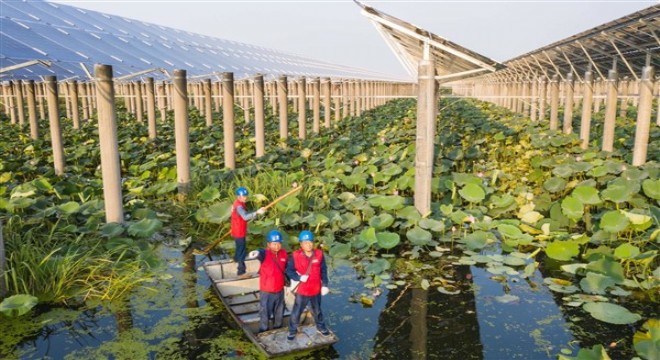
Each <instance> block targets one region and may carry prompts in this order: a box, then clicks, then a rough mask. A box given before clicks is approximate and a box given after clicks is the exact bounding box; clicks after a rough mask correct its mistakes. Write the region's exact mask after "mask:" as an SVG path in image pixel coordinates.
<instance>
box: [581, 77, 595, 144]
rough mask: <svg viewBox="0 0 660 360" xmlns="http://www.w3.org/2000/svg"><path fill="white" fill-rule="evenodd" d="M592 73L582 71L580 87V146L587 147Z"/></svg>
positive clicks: (591, 96)
mask: <svg viewBox="0 0 660 360" xmlns="http://www.w3.org/2000/svg"><path fill="white" fill-rule="evenodd" d="M592 80H593V73H592V72H591V71H587V72H586V73H584V86H583V87H582V120H581V121H580V140H582V142H581V143H580V147H581V148H583V149H586V148H587V147H589V133H590V132H591V103H592V101H593V94H594V91H593V81H592Z"/></svg>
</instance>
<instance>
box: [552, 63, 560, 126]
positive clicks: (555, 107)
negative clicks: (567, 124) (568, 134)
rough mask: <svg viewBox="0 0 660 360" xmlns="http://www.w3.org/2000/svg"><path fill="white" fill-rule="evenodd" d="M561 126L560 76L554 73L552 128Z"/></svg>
mask: <svg viewBox="0 0 660 360" xmlns="http://www.w3.org/2000/svg"><path fill="white" fill-rule="evenodd" d="M558 127H559V76H558V75H554V76H553V77H552V80H550V130H557V128H558Z"/></svg>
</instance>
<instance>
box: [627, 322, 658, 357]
mask: <svg viewBox="0 0 660 360" xmlns="http://www.w3.org/2000/svg"><path fill="white" fill-rule="evenodd" d="M633 344H634V347H635V351H637V354H638V355H640V356H641V357H642V358H644V359H660V346H658V344H660V320H659V319H648V320H646V322H645V323H644V324H642V328H641V329H639V330H637V331H636V332H635V335H633Z"/></svg>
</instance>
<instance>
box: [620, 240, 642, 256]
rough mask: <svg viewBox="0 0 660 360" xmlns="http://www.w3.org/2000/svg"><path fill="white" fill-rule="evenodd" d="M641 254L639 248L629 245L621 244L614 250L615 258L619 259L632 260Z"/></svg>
mask: <svg viewBox="0 0 660 360" xmlns="http://www.w3.org/2000/svg"><path fill="white" fill-rule="evenodd" d="M639 254H640V251H639V248H638V247H637V246H635V245H632V244H628V243H625V244H621V245H619V246H618V247H617V248H616V249H614V256H616V257H617V258H619V259H632V258H634V257H635V256H637V255H639Z"/></svg>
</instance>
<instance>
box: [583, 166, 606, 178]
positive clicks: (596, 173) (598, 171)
mask: <svg viewBox="0 0 660 360" xmlns="http://www.w3.org/2000/svg"><path fill="white" fill-rule="evenodd" d="M609 173H610V170H609V168H608V167H607V166H604V165H601V166H596V167H594V168H593V169H591V170H590V171H589V172H588V173H587V174H588V175H591V176H593V177H595V178H599V177H601V176H605V175H607V174H609Z"/></svg>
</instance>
